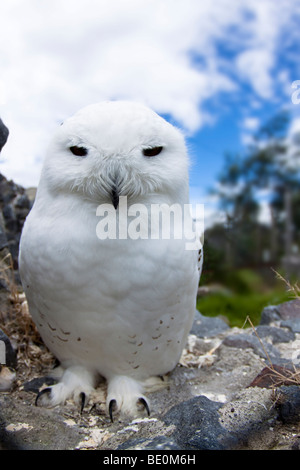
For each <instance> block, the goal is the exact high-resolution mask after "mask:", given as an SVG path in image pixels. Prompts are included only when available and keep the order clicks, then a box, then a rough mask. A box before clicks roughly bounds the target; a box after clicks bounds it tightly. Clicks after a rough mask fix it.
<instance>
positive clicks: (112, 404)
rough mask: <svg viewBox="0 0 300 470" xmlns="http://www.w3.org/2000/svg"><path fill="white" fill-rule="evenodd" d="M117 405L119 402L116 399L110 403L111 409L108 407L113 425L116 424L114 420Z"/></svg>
mask: <svg viewBox="0 0 300 470" xmlns="http://www.w3.org/2000/svg"><path fill="white" fill-rule="evenodd" d="M116 405H117V401H116V400H115V399H113V400H110V402H109V407H108V411H109V416H110V420H111V422H112V423H113V422H114V419H113V410H114V408H115V407H116Z"/></svg>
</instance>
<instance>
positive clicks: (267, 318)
mask: <svg viewBox="0 0 300 470" xmlns="http://www.w3.org/2000/svg"><path fill="white" fill-rule="evenodd" d="M277 320H280V312H279V310H278V307H277V306H276V305H269V306H268V307H265V308H264V309H263V311H262V313H261V318H260V324H261V325H270V323H272V322H274V321H277Z"/></svg>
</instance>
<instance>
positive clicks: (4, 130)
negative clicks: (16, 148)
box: [0, 119, 9, 152]
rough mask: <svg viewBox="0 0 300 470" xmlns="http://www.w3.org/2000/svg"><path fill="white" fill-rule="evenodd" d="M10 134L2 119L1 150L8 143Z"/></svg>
mask: <svg viewBox="0 0 300 470" xmlns="http://www.w3.org/2000/svg"><path fill="white" fill-rule="evenodd" d="M8 134H9V130H8V129H7V127H6V125H5V124H4V123H3V121H2V119H0V152H1V150H2V149H3V147H4V145H5V144H6V141H7V138H8Z"/></svg>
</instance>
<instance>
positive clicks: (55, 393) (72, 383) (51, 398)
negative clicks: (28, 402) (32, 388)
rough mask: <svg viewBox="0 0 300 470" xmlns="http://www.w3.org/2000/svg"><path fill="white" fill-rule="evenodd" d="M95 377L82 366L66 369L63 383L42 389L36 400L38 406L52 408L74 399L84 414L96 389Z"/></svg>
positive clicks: (62, 379)
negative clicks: (85, 407)
mask: <svg viewBox="0 0 300 470" xmlns="http://www.w3.org/2000/svg"><path fill="white" fill-rule="evenodd" d="M94 382H95V378H94V375H93V374H92V373H91V372H90V371H88V370H86V369H84V368H83V367H81V366H78V367H70V368H69V369H66V370H65V372H64V374H63V376H62V378H61V381H60V382H59V383H57V384H55V385H52V386H51V387H47V388H44V389H42V390H41V391H40V392H39V393H38V395H37V397H36V400H35V405H36V406H45V407H47V408H52V407H54V406H56V405H63V404H64V403H65V401H66V400H67V399H68V398H73V399H74V401H75V402H76V403H78V404H79V405H80V410H81V412H82V410H83V408H84V405H85V403H86V402H87V400H88V397H89V395H90V393H91V392H92V390H93V389H94Z"/></svg>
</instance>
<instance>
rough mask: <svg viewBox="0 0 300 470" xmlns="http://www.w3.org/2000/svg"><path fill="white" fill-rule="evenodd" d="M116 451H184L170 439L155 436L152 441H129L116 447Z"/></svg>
mask: <svg viewBox="0 0 300 470" xmlns="http://www.w3.org/2000/svg"><path fill="white" fill-rule="evenodd" d="M117 450H147V451H149V450H157V451H162V450H184V449H181V447H180V445H179V444H178V443H177V442H176V441H174V440H173V439H172V438H169V437H166V436H157V437H154V438H153V439H151V438H150V439H148V440H146V439H130V440H129V441H126V442H125V443H123V444H122V445H120V446H119V447H118V449H117Z"/></svg>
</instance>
